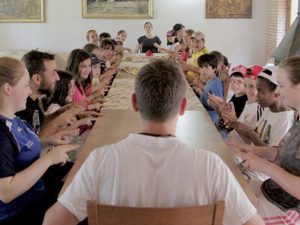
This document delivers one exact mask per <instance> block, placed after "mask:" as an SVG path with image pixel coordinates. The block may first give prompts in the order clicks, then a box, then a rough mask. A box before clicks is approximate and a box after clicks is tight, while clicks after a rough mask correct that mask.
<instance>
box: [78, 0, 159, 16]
mask: <svg viewBox="0 0 300 225" xmlns="http://www.w3.org/2000/svg"><path fill="white" fill-rule="evenodd" d="M153 2H154V0H82V17H83V18H109V19H142V18H153V5H154V3H153Z"/></svg>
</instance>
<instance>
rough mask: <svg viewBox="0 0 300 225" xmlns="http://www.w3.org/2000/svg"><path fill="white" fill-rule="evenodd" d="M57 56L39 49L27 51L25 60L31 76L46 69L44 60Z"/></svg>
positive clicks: (23, 58)
mask: <svg viewBox="0 0 300 225" xmlns="http://www.w3.org/2000/svg"><path fill="white" fill-rule="evenodd" d="M54 59H55V56H54V55H53V54H50V53H47V52H40V51H37V50H32V51H30V52H27V53H26V54H25V55H24V56H23V57H22V61H23V62H24V64H25V66H26V68H27V70H28V72H29V75H30V78H31V77H32V75H33V74H42V73H43V72H44V71H45V70H46V69H45V65H44V60H54Z"/></svg>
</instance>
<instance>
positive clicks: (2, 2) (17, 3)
mask: <svg viewBox="0 0 300 225" xmlns="http://www.w3.org/2000/svg"><path fill="white" fill-rule="evenodd" d="M44 21H45V14H44V0H0V22H44Z"/></svg>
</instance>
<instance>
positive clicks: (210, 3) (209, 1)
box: [205, 0, 252, 19]
mask: <svg viewBox="0 0 300 225" xmlns="http://www.w3.org/2000/svg"><path fill="white" fill-rule="evenodd" d="M205 9H206V10H205V17H206V18H208V19H220V18H252V0H206V6H205Z"/></svg>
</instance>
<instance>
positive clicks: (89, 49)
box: [83, 43, 100, 53]
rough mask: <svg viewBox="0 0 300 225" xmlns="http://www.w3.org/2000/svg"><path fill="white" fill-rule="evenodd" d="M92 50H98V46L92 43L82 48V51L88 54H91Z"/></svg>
mask: <svg viewBox="0 0 300 225" xmlns="http://www.w3.org/2000/svg"><path fill="white" fill-rule="evenodd" d="M94 49H100V48H99V46H97V45H95V44H93V43H88V44H86V45H85V46H83V50H85V51H87V52H88V53H91V52H92V51H93V50H94Z"/></svg>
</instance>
